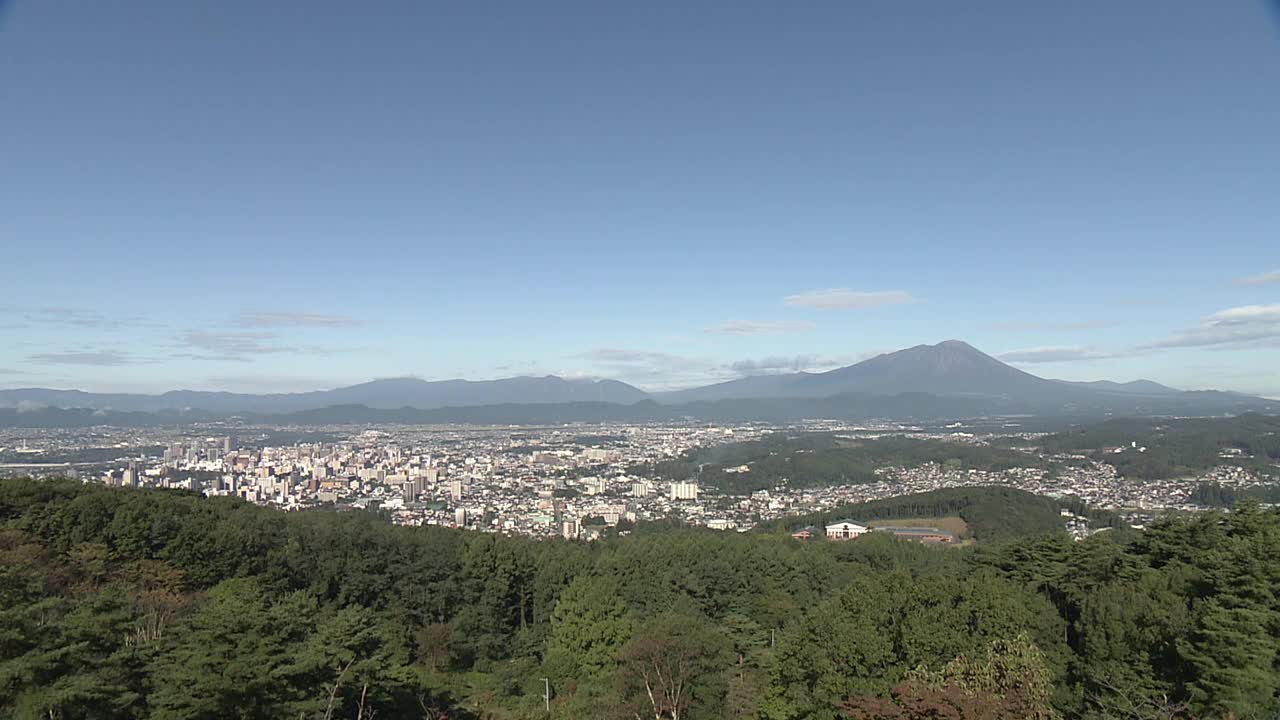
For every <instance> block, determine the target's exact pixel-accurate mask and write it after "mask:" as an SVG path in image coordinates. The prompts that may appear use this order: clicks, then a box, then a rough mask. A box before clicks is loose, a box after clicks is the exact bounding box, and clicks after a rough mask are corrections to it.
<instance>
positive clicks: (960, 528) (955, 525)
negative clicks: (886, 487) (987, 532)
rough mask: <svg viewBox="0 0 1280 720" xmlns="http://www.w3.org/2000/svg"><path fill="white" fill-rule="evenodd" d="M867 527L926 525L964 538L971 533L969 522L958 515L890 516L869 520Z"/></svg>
mask: <svg viewBox="0 0 1280 720" xmlns="http://www.w3.org/2000/svg"><path fill="white" fill-rule="evenodd" d="M867 526H868V527H926V528H937V529H939V530H946V531H947V532H949V533H953V534H954V535H955V536H956V537H958V538H960V539H962V540H964V539H968V538H969V537H971V536H972V535H973V533H971V532H969V524H968V523H966V522H965V521H964V519H963V518H961V517H959V516H958V515H951V516H948V517H936V518H891V519H888V520H871V521H869V522H868V523H867Z"/></svg>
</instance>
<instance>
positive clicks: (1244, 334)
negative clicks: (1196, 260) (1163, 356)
mask: <svg viewBox="0 0 1280 720" xmlns="http://www.w3.org/2000/svg"><path fill="white" fill-rule="evenodd" d="M1275 341H1280V305H1243V306H1240V307H1234V308H1227V309H1226V310H1220V311H1218V312H1216V313H1213V314H1212V315H1208V316H1206V317H1205V318H1204V319H1202V320H1201V321H1200V324H1199V325H1197V326H1196V327H1193V328H1188V329H1186V330H1183V331H1181V332H1178V333H1174V334H1173V335H1170V336H1169V337H1166V338H1162V339H1160V340H1156V341H1154V342H1150V343H1147V344H1145V345H1140V346H1139V347H1140V348H1142V349H1161V348H1186V347H1222V348H1233V347H1250V346H1253V345H1256V344H1258V343H1263V344H1265V343H1269V342H1275Z"/></svg>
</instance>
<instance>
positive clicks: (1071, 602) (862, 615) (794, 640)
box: [0, 480, 1280, 720]
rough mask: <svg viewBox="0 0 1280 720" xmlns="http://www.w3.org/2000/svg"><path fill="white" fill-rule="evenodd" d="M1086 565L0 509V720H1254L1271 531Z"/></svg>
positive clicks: (1081, 558) (1267, 611)
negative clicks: (547, 692) (1157, 719)
mask: <svg viewBox="0 0 1280 720" xmlns="http://www.w3.org/2000/svg"><path fill="white" fill-rule="evenodd" d="M886 511H887V510H886ZM1108 536H1110V533H1104V534H1103V536H1102V537H1098V538H1094V539H1090V540H1088V541H1085V542H1080V543H1076V542H1072V541H1071V540H1070V539H1069V538H1067V537H1066V536H1065V535H1063V534H1060V533H1058V534H1052V535H1045V536H1033V537H1023V538H1018V539H1012V540H1010V541H1008V542H1004V543H991V544H986V545H980V546H978V547H977V548H976V549H961V550H943V549H933V548H929V547H925V546H922V545H917V544H912V543H907V542H902V541H898V540H895V539H893V538H891V537H884V536H871V537H866V538H862V539H859V540H857V541H855V542H849V543H825V542H810V543H801V542H797V541H794V540H792V539H790V538H789V537H787V536H785V535H783V534H780V533H777V534H769V533H753V534H745V535H744V534H737V533H715V532H711V531H670V532H666V533H655V534H647V535H643V536H640V535H637V536H632V537H626V538H620V539H616V540H608V541H602V542H598V543H592V544H584V543H570V542H563V541H535V540H530V539H526V538H514V537H502V536H495V535H488V534H480V533H474V532H465V531H455V530H446V529H434V528H408V527H398V526H393V525H391V524H389V523H387V522H384V521H383V520H382V519H380V518H379V517H377V516H375V515H372V514H369V513H364V512H346V513H336V512H304V513H283V512H279V511H275V510H271V509H267V508H261V507H257V506H253V505H249V504H246V503H242V502H239V501H235V500H230V499H227V498H212V499H208V498H203V497H199V496H195V495H192V494H188V493H182V492H174V491H157V490H128V489H113V488H106V487H102V486H96V485H82V484H79V483H73V482H64V481H56V482H34V481H25V480H19V481H5V482H3V483H0V717H6V718H7V717H13V718H22V719H27V718H29V719H35V718H84V719H106V718H158V719H165V720H167V719H178V718H183V719H193V720H194V719H208V720H214V719H215V718H242V719H255V720H256V719H262V720H267V719H275V718H303V719H312V718H317V719H321V718H363V719H367V718H372V717H377V718H432V719H435V720H439V719H440V718H494V719H510V720H515V719H517V718H530V719H532V718H544V717H552V718H563V719H574V720H577V719H579V718H606V719H608V718H619V719H621V718H637V717H639V718H648V717H653V718H655V719H656V720H663V719H667V720H676V719H677V718H679V719H683V720H702V719H711V718H717V719H719V718H761V719H765V720H801V719H806V720H836V719H837V718H863V719H888V718H898V719H903V718H921V719H923V718H934V719H937V718H957V719H959V718H975V719H976V718H1007V719H1009V720H1013V719H1014V718H1064V719H1066V718H1082V719H1084V718H1090V719H1092V718H1145V717H1151V718H1155V717H1165V718H1173V717H1180V718H1227V717H1234V718H1259V719H1260V718H1271V717H1274V715H1275V712H1276V709H1277V706H1276V692H1277V687H1278V686H1280V672H1278V668H1277V647H1278V645H1280V612H1278V611H1277V594H1278V593H1280V570H1278V569H1277V568H1278V567H1280V566H1277V564H1276V563H1275V562H1274V561H1273V558H1275V557H1280V514H1277V513H1275V512H1262V511H1259V510H1258V509H1257V508H1255V507H1250V506H1245V507H1241V508H1238V509H1237V511H1236V512H1234V513H1231V514H1221V513H1207V514H1205V515H1202V516H1197V517H1187V518H1181V519H1173V520H1169V521H1166V522H1163V523H1159V524H1157V525H1155V526H1154V527H1152V528H1151V529H1150V530H1148V531H1147V532H1145V533H1143V534H1140V535H1137V536H1136V537H1135V538H1134V539H1132V540H1131V541H1123V542H1118V541H1117V540H1115V539H1111V538H1110V537H1108ZM1118 539H1119V540H1123V538H1118ZM543 678H546V681H545V682H546V685H544V680H543ZM544 687H549V688H550V691H551V692H550V699H549V701H544V699H543V691H544ZM544 703H545V704H544ZM547 706H549V710H548V709H547Z"/></svg>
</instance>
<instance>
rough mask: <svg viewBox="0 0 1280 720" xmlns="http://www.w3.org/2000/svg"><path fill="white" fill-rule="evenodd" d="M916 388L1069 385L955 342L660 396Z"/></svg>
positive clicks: (1060, 392)
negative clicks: (814, 370)
mask: <svg viewBox="0 0 1280 720" xmlns="http://www.w3.org/2000/svg"><path fill="white" fill-rule="evenodd" d="M909 392H920V393H930V394H933V395H969V396H982V397H997V398H1032V397H1034V398H1044V397H1054V396H1055V395H1056V396H1067V395H1069V394H1070V388H1068V387H1067V386H1065V385H1063V384H1061V383H1058V382H1056V381H1052V380H1045V379H1044V378H1040V377H1036V376H1035V375H1032V374H1031V373H1028V372H1023V371H1022V370H1019V369H1017V368H1015V367H1012V366H1010V365H1006V364H1005V363H1002V362H1000V361H999V360H997V359H995V358H993V357H991V356H990V355H987V354H986V353H983V352H981V351H979V350H978V349H976V348H974V347H973V346H972V345H970V344H968V343H966V342H962V341H960V340H947V341H944V342H940V343H938V344H937V345H917V346H915V347H910V348H907V349H905V350H898V351H897V352H891V353H885V354H883V355H877V356H875V357H873V358H870V359H868V360H863V361H862V362H860V363H856V364H854V365H849V366H847V367H842V368H836V369H835V370H829V371H827V372H823V373H793V374H787V375H764V376H757V377H748V378H742V379H740V380H730V381H729V382H724V383H719V384H716V385H708V386H706V387H701V388H693V389H691V390H684V391H679V392H674V393H666V394H664V395H662V396H660V398H659V399H661V400H662V401H663V402H671V403H683V402H697V401H715V400H724V399H729V398H748V397H754V398H765V397H827V396H830V395H838V394H841V393H873V394H879V395H894V394H897V393H909Z"/></svg>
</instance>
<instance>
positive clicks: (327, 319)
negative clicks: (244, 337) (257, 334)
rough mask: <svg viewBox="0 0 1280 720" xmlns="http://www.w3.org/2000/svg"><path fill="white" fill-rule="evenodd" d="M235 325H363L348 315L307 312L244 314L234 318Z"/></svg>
mask: <svg viewBox="0 0 1280 720" xmlns="http://www.w3.org/2000/svg"><path fill="white" fill-rule="evenodd" d="M235 324H237V325H240V326H244V327H258V328H280V327H327V328H342V327H357V326H359V325H362V324H363V323H362V322H361V321H360V320H359V319H357V318H354V317H351V316H350V315H325V314H321V313H307V312H265V311H258V312H246V313H241V314H240V315H239V316H238V317H237V318H236V323H235Z"/></svg>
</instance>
